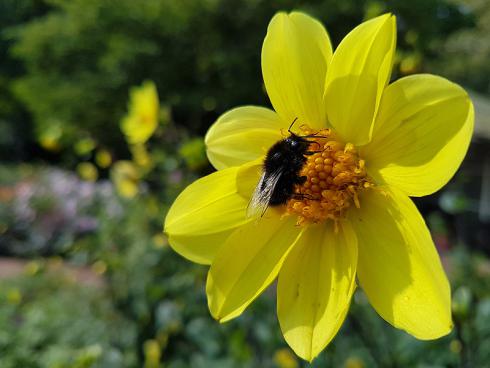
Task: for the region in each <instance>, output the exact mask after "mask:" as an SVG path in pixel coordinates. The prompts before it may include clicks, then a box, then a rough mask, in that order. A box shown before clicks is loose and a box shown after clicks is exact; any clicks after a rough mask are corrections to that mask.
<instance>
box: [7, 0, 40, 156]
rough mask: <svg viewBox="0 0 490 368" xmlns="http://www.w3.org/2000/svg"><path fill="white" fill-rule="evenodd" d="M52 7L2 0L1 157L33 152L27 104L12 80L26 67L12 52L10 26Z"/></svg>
mask: <svg viewBox="0 0 490 368" xmlns="http://www.w3.org/2000/svg"><path fill="white" fill-rule="evenodd" d="M48 9H49V8H48V6H47V5H46V4H45V2H44V1H43V0H25V1H17V0H2V1H0V156H1V157H5V158H6V159H7V158H8V160H10V161H11V160H18V159H23V158H24V159H25V158H27V157H29V155H30V154H32V153H29V151H30V147H29V144H30V143H31V142H32V136H31V134H30V132H31V119H30V117H29V114H28V113H27V111H26V107H25V106H24V105H23V104H22V102H21V101H19V99H18V98H17V97H16V96H15V95H14V94H13V92H12V82H13V81H14V79H15V78H17V77H19V76H20V75H22V74H23V73H24V72H25V69H24V66H23V64H22V63H19V62H18V60H15V59H14V58H13V57H11V56H10V54H9V48H10V47H11V46H12V45H13V43H14V41H13V39H12V38H11V37H10V35H9V27H12V26H14V25H16V24H19V23H23V22H27V21H29V20H30V19H32V18H34V17H38V16H42V15H43V14H45V13H46V12H47V11H48Z"/></svg>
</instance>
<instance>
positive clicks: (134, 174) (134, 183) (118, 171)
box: [111, 160, 140, 198]
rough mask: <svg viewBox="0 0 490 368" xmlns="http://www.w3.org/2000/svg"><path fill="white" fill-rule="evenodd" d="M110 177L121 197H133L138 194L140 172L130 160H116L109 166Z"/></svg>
mask: <svg viewBox="0 0 490 368" xmlns="http://www.w3.org/2000/svg"><path fill="white" fill-rule="evenodd" d="M111 179H112V182H113V183H114V186H115V187H116V191H117V192H118V193H119V195H120V196H121V197H124V198H133V197H134V196H135V195H136V194H138V191H139V180H140V173H139V171H138V168H137V167H136V165H134V164H133V163H132V162H131V161H125V160H121V161H117V162H116V163H115V164H114V165H113V166H112V168H111Z"/></svg>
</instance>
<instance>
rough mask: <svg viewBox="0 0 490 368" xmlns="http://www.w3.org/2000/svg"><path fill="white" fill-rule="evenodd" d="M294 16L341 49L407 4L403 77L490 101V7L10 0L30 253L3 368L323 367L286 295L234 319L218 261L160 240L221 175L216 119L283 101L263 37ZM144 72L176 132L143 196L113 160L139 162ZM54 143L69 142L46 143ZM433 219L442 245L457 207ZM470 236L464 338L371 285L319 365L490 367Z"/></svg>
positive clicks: (325, 0) (2, 55)
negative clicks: (224, 299)
mask: <svg viewBox="0 0 490 368" xmlns="http://www.w3.org/2000/svg"><path fill="white" fill-rule="evenodd" d="M293 9H299V10H303V11H306V12H308V13H309V14H311V15H313V16H315V17H317V18H318V19H320V20H321V21H322V22H323V23H324V24H325V25H326V27H327V29H328V31H329V34H330V37H331V39H332V42H333V44H334V45H337V44H338V43H339V42H340V40H341V39H342V37H343V36H345V35H346V34H347V33H348V31H349V30H350V29H352V28H353V27H354V26H355V25H357V24H359V23H360V22H361V21H362V20H364V19H366V18H370V17H372V16H375V15H378V14H380V13H383V12H386V11H391V12H393V13H395V14H396V15H397V20H398V54H397V59H396V63H395V68H394V74H393V78H398V77H400V76H403V75H406V74H411V73H421V72H432V73H435V74H439V75H443V76H446V77H448V78H450V79H452V80H454V81H456V82H459V83H461V84H463V85H464V86H465V87H468V88H471V89H473V90H476V91H479V92H480V93H482V94H487V95H489V94H490V69H489V68H490V67H489V65H490V64H489V63H488V60H489V57H490V37H489V36H488V32H489V31H490V29H489V24H490V22H489V20H490V3H488V1H485V0H469V1H463V0H412V1H409V2H408V1H406V0H386V1H373V0H346V1H337V0H322V1H320V0H318V1H315V0H309V1H307V0H305V1H293V0H281V1H279V0H278V1H268V0H202V1H198V0H180V1H176V0H144V1H133V0H118V1H115V0H24V1H17V0H1V1H0V155H1V156H0V157H1V159H0V255H2V256H4V257H10V258H12V257H17V258H21V259H24V260H26V261H29V263H27V264H26V266H25V269H24V270H23V271H22V273H21V274H20V275H17V276H16V277H14V278H8V279H3V278H1V277H0V367H2V368H3V367H33V368H37V367H50V368H51V367H73V368H79V367H109V368H110V367H142V366H145V367H147V368H155V367H160V366H166V367H190V366H191V367H225V368H226V367H258V366H260V367H281V368H289V367H290V368H294V367H299V366H306V364H305V363H302V362H299V361H298V360H297V359H296V358H295V357H294V356H293V355H292V353H291V352H290V351H289V350H288V348H287V346H286V344H285V342H284V340H283V339H282V337H281V334H280V330H279V326H278V323H277V321H276V317H275V306H274V294H273V291H268V292H267V293H266V295H264V296H263V297H261V298H260V299H259V300H258V301H257V302H255V303H254V305H253V306H252V307H251V308H250V310H248V311H247V312H246V313H245V314H244V316H242V317H240V318H238V319H237V320H236V321H232V322H230V323H227V324H224V325H220V324H218V323H217V322H215V321H213V320H212V318H211V317H210V316H209V313H208V312H207V302H206V298H205V294H204V283H205V277H206V269H205V267H202V266H197V265H193V264H191V263H190V262H187V261H185V260H183V259H182V258H181V257H179V256H178V255H176V254H175V253H174V252H173V251H172V250H171V249H170V248H169V247H168V246H167V244H166V241H165V238H163V237H162V234H161V227H162V219H163V218H164V215H165V213H166V211H167V209H168V207H169V205H170V204H171V202H172V200H173V199H174V198H175V197H176V195H177V194H178V193H179V192H180V191H181V190H182V189H183V188H184V187H185V186H186V185H187V184H189V183H190V182H192V181H193V180H194V179H196V178H197V177H199V176H201V175H203V174H205V173H208V172H210V170H211V168H210V166H209V164H208V163H207V161H206V157H205V154H204V147H203V143H202V136H203V135H204V134H205V132H206V130H207V128H208V127H209V125H210V124H211V123H212V122H213V121H214V120H215V119H216V118H217V117H218V116H219V115H220V114H222V113H223V112H224V111H226V110H227V109H230V108H232V107H235V106H239V105H246V104H258V105H265V106H267V105H268V104H269V101H268V99H267V96H266V94H265V92H264V89H263V85H262V78H261V70H260V49H261V46H262V41H263V38H264V36H265V33H266V30H267V24H268V22H269V20H270V19H271V17H272V16H273V15H274V14H275V13H276V12H277V11H279V10H286V11H289V10H293ZM144 80H152V81H154V82H155V84H156V86H157V88H158V93H159V99H160V103H161V114H160V115H161V119H160V120H161V124H160V127H159V128H158V130H157V131H156V132H155V135H154V136H153V137H152V139H151V140H150V141H149V142H148V144H147V146H146V149H147V150H148V152H149V155H150V156H151V160H152V166H151V168H149V169H147V170H146V171H145V173H144V174H143V175H142V177H141V178H139V181H138V183H137V184H138V186H139V194H138V196H136V197H135V198H133V199H125V198H121V197H120V196H118V195H117V194H116V191H115V190H114V186H113V185H112V184H111V183H110V182H109V181H108V180H107V179H108V178H109V176H110V175H109V173H110V167H106V166H104V165H101V164H100V163H98V161H97V153H98V152H100V151H102V150H104V151H107V152H108V153H109V154H110V156H111V158H112V161H118V160H122V159H124V160H133V161H134V160H135V159H134V157H133V155H132V154H131V149H130V147H128V145H127V143H126V141H125V139H124V136H123V134H122V133H121V130H120V128H119V122H120V120H121V118H122V117H123V116H124V114H125V113H126V108H127V100H128V91H129V89H130V88H131V87H132V86H135V85H139V84H141V83H142V82H143V81H144ZM46 135H47V136H52V137H55V138H56V147H54V148H53V147H52V148H51V149H47V148H46V147H45V146H43V145H42V142H41V141H42V139H41V138H42V137H43V136H46ZM80 163H90V164H93V165H94V166H93V167H94V168H95V172H96V173H97V174H98V178H99V180H98V181H96V182H90V181H87V180H81V179H80V178H78V177H77V174H75V173H74V171H75V169H76V168H79V166H78V165H79V164H80ZM79 171H80V170H79ZM79 175H80V176H82V177H83V173H80V172H79ZM85 179H87V178H85ZM92 179H94V178H92ZM467 180H468V178H467V177H465V176H464V175H461V176H460V177H459V178H457V179H456V184H458V183H460V182H461V183H465V181H467ZM77 193H78V194H77ZM73 201H75V205H74V207H70V206H71V205H72V204H73V203H72V202H73ZM73 208H75V209H73ZM26 211H27V212H26ZM461 211H462V212H461V213H463V214H465V212H464V211H466V209H463V210H461ZM431 216H432V217H430V218H428V222H429V225H430V226H431V228H432V230H433V232H434V233H435V234H436V235H437V234H439V235H440V234H443V235H444V234H446V235H447V234H448V233H450V229H448V228H447V226H446V225H447V224H446V225H445V224H444V221H443V220H444V218H446V217H447V213H444V211H442V210H440V209H437V210H436V211H434V212H433V213H431ZM441 224H442V225H441ZM461 243H462V242H461V241H459V240H456V239H451V244H452V245H453V246H454V247H453V249H452V250H451V251H448V252H447V253H445V254H444V261H445V262H446V263H447V267H448V269H449V275H450V278H451V283H452V285H453V289H454V290H455V293H454V317H455V323H456V328H455V331H454V332H453V333H452V334H451V335H450V336H448V337H446V338H444V339H441V340H438V341H435V342H419V341H416V340H415V339H413V338H412V337H410V336H408V335H406V334H404V333H403V332H400V331H396V330H394V329H392V328H391V327H389V326H388V325H387V324H386V323H385V322H384V321H382V320H381V318H379V317H378V316H377V315H376V314H375V313H374V312H373V310H372V309H371V308H370V307H369V305H368V304H367V302H366V299H365V297H364V296H363V294H362V293H360V292H359V293H358V294H357V295H356V298H355V300H354V302H353V305H352V308H351V309H352V310H351V313H350V316H349V318H348V320H347V322H346V324H345V326H344V327H343V329H342V330H341V332H340V333H339V336H338V337H337V338H336V339H335V341H334V342H333V344H332V345H330V346H329V348H328V349H327V350H326V352H325V353H323V354H322V355H321V356H320V357H319V358H318V359H317V360H316V361H315V362H314V364H313V366H315V367H343V366H345V367H349V368H355V367H378V366H380V367H395V366H403V367H405V366H407V367H428V366H431V367H458V366H467V367H470V366H474V367H480V366H481V367H483V366H484V365H485V364H487V362H488V361H490V330H489V329H488V326H490V292H489V290H490V289H489V286H490V285H489V281H488V280H489V278H490V264H489V262H488V258H487V257H486V256H484V255H482V254H480V253H478V252H475V251H473V250H472V244H461ZM456 245H457V246H456ZM60 263H61V264H63V265H65V266H66V267H68V268H70V267H79V268H82V269H85V270H89V271H90V272H91V273H92V274H96V275H97V277H98V278H99V279H100V280H102V286H101V285H98V286H94V285H85V284H84V283H82V285H80V284H79V283H78V282H74V281H73V280H72V279H71V276H70V273H68V274H66V273H65V272H62V271H61V270H60V268H59V267H55V266H53V265H56V264H60ZM152 346H153V347H155V346H156V349H155V348H152Z"/></svg>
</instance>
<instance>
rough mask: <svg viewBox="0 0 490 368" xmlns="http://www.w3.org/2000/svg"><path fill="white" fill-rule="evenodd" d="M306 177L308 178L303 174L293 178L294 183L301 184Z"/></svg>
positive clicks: (304, 181)
mask: <svg viewBox="0 0 490 368" xmlns="http://www.w3.org/2000/svg"><path fill="white" fill-rule="evenodd" d="M307 179H308V178H307V177H306V176H304V175H303V176H298V177H297V178H296V180H295V183H296V184H299V185H303V184H304V183H306V180H307Z"/></svg>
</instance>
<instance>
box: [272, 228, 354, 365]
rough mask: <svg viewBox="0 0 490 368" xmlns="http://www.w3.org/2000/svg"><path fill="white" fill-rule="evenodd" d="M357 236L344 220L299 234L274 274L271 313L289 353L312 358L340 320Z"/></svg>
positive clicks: (347, 295) (351, 289) (350, 288)
mask: <svg viewBox="0 0 490 368" xmlns="http://www.w3.org/2000/svg"><path fill="white" fill-rule="evenodd" d="M356 265H357V239H356V236H355V233H354V232H353V230H352V228H351V227H350V226H349V224H348V223H347V224H345V226H342V229H341V231H339V232H338V233H335V232H334V231H333V226H332V225H331V224H329V225H325V224H321V225H312V226H309V227H308V228H307V230H306V231H305V232H304V233H303V234H302V236H301V238H300V239H299V240H298V242H297V244H296V245H295V247H294V248H293V249H292V250H291V252H290V253H289V255H288V257H287V259H286V261H285V262H284V265H283V266H282V268H281V271H280V273H279V282H278V285H277V314H278V317H279V323H280V325H281V330H282V332H283V334H284V338H285V339H286V341H287V343H288V344H289V346H291V348H292V349H293V350H294V352H295V353H296V354H297V355H298V356H300V357H301V358H303V359H306V360H308V361H310V362H311V361H312V360H313V359H314V358H315V357H316V356H317V355H318V354H319V353H320V352H321V351H322V350H323V349H324V348H325V346H326V345H327V344H328V343H329V342H330V341H331V340H332V339H333V337H334V336H335V334H336V333H337V331H338V330H339V328H340V326H341V325H342V322H343V321H344V319H345V316H346V314H347V311H348V309H349V304H350V300H351V297H352V294H353V292H354V289H355V284H356V283H355V276H356Z"/></svg>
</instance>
